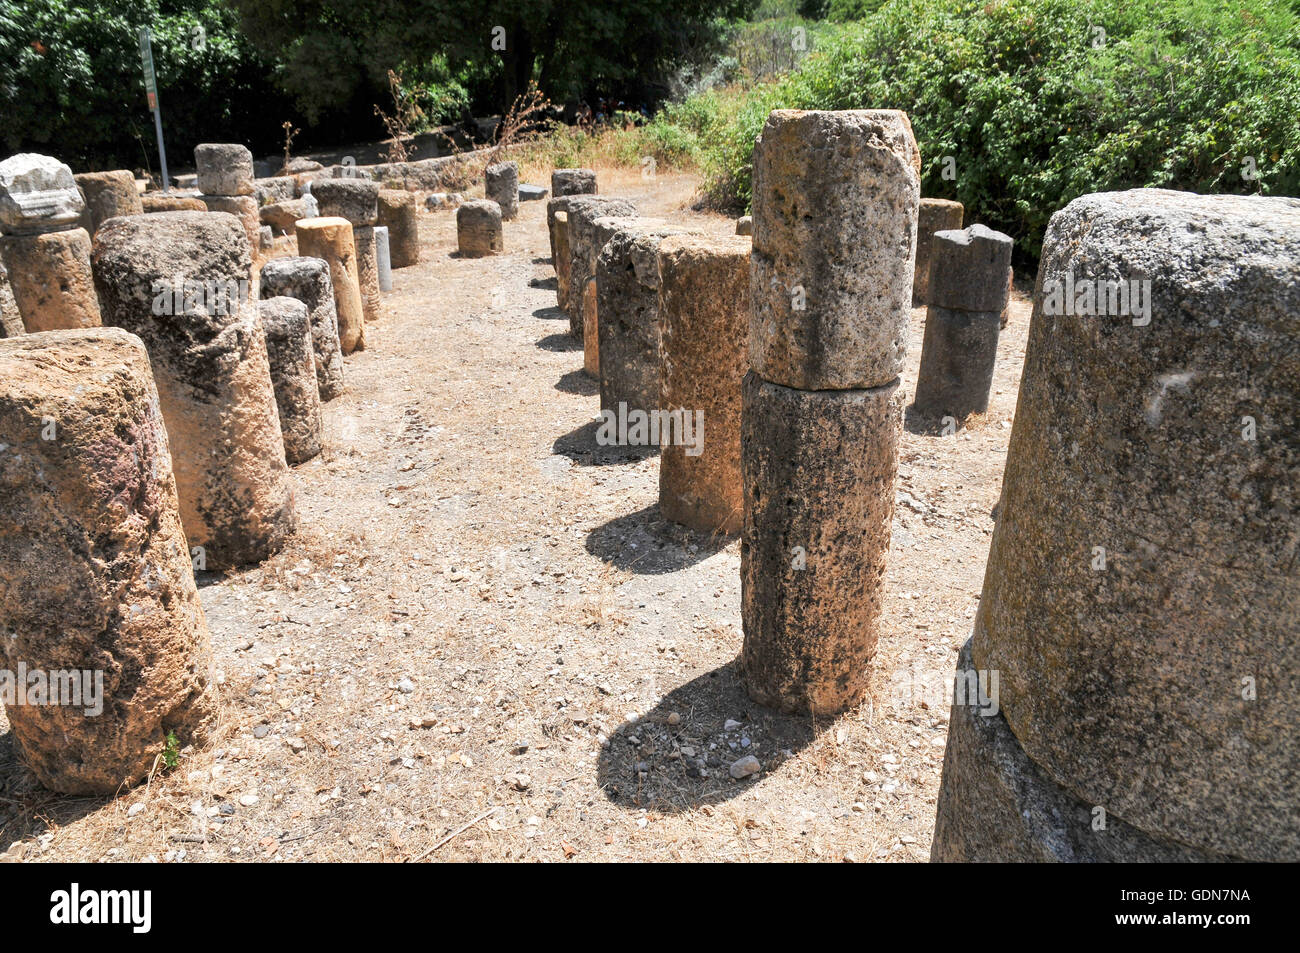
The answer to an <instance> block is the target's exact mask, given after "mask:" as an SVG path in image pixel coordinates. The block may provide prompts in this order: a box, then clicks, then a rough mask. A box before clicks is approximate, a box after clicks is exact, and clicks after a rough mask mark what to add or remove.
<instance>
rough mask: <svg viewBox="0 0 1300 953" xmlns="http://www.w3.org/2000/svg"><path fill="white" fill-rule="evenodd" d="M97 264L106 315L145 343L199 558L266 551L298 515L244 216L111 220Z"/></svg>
mask: <svg viewBox="0 0 1300 953" xmlns="http://www.w3.org/2000/svg"><path fill="white" fill-rule="evenodd" d="M93 264H94V271H95V289H96V290H97V291H98V292H99V300H100V301H101V302H102V303H103V307H104V316H105V317H106V318H107V319H108V323H109V324H110V325H113V326H116V327H120V328H125V329H126V330H128V331H131V332H133V333H135V334H137V335H139V336H140V338H141V339H142V340H143V341H144V344H145V347H146V348H147V349H148V351H149V360H150V362H151V363H152V365H153V372H154V379H155V381H156V382H157V385H158V396H159V398H160V400H161V404H162V413H163V419H164V420H165V421H166V423H167V434H168V438H169V440H170V442H171V449H172V464H173V466H174V468H175V471H176V488H177V491H178V494H179V497H180V509H181V523H182V525H183V526H184V527H185V534H186V536H187V537H188V539H189V543H190V547H191V548H194V547H201V552H200V560H199V565H200V568H207V569H224V568H229V567H233V566H239V565H243V564H245V563H253V562H258V561H260V560H262V559H265V558H266V557H267V556H269V555H271V554H272V553H274V552H276V551H278V550H279V549H280V548H281V547H282V546H283V545H284V542H285V540H286V538H287V537H288V536H289V535H290V534H291V533H293V532H294V530H295V529H296V526H297V519H296V516H295V514H294V505H293V488H292V485H291V483H290V481H289V471H288V467H287V466H286V464H285V459H284V445H283V443H282V442H281V440H280V421H279V415H278V413H277V411H276V405H275V394H274V392H273V390H272V387H271V371H270V366H269V364H268V362H267V357H266V335H265V332H264V330H263V328H262V322H261V320H260V319H259V318H258V315H257V308H256V307H255V305H254V304H253V303H252V302H250V301H249V300H248V296H249V290H250V289H249V278H248V275H249V273H250V264H249V259H248V246H247V243H246V242H245V240H244V234H243V230H242V229H241V228H240V227H239V223H238V222H236V221H235V220H234V219H233V218H232V217H228V216H225V215H213V214H210V213H207V212H167V213H162V214H158V215H137V216H131V217H129V218H116V219H109V220H108V221H107V222H105V223H104V225H103V226H101V228H100V229H99V233H98V234H97V235H96V236H95V246H94V252H93Z"/></svg>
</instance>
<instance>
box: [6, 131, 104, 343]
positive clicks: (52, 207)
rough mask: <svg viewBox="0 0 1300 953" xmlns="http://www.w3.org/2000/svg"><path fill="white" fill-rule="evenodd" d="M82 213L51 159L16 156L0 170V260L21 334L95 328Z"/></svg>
mask: <svg viewBox="0 0 1300 953" xmlns="http://www.w3.org/2000/svg"><path fill="white" fill-rule="evenodd" d="M83 208H84V203H83V201H82V198H81V192H80V190H79V189H78V188H77V183H76V181H75V180H74V179H73V176H72V170H71V169H69V168H68V167H67V166H66V165H64V164H63V163H62V162H60V161H59V160H58V159H53V158H51V157H49V156H43V155H37V154H35V153H22V154H19V155H15V156H10V157H9V158H8V159H5V160H4V162H0V231H3V232H4V235H3V237H0V258H2V259H3V261H4V266H5V270H6V271H7V272H8V275H9V285H10V287H11V289H12V291H13V297H14V304H15V306H16V307H17V309H18V313H19V315H21V317H22V322H23V326H24V327H25V328H26V329H27V330H28V331H32V332H35V331H54V330H58V329H63V328H89V327H97V326H99V324H100V314H99V302H98V301H97V300H96V298H95V288H94V282H93V280H92V278H91V273H90V235H89V234H88V233H87V232H86V230H85V229H84V228H81V227H79V222H80V219H81V215H82V210H83Z"/></svg>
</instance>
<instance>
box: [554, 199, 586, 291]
mask: <svg viewBox="0 0 1300 953" xmlns="http://www.w3.org/2000/svg"><path fill="white" fill-rule="evenodd" d="M551 255H552V257H551V260H552V261H554V262H555V300H556V302H557V303H558V304H559V306H560V309H561V310H563V311H566V312H567V311H568V310H569V294H570V289H569V285H570V279H569V274H570V265H571V262H570V259H569V213H568V212H564V211H559V212H556V213H555V224H554V225H553V226H552V228H551ZM584 293H585V292H584Z"/></svg>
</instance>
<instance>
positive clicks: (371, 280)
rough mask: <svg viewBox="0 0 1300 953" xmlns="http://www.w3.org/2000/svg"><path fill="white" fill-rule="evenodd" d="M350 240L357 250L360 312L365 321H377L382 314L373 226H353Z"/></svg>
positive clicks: (377, 257) (377, 256) (377, 255)
mask: <svg viewBox="0 0 1300 953" xmlns="http://www.w3.org/2000/svg"><path fill="white" fill-rule="evenodd" d="M352 238H353V240H354V241H355V242H356V248H357V282H358V287H359V289H360V291H361V311H362V313H363V314H364V315H365V319H366V321H378V320H379V318H380V317H381V316H382V314H383V299H382V298H380V297H379V248H378V243H377V242H376V240H375V227H374V226H373V225H353V226H352Z"/></svg>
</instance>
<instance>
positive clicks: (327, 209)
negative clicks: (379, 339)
mask: <svg viewBox="0 0 1300 953" xmlns="http://www.w3.org/2000/svg"><path fill="white" fill-rule="evenodd" d="M311 194H312V195H313V196H314V197H315V199H316V201H317V203H318V204H319V206H320V213H321V215H322V216H325V217H329V216H335V217H338V218H345V219H347V220H348V221H349V222H351V223H352V240H353V243H354V247H355V250H356V261H357V288H358V291H359V292H360V294H361V310H362V313H363V314H364V315H365V320H366V321H372V322H373V321H378V320H379V319H380V318H381V317H382V316H383V302H382V300H381V299H380V297H379V262H378V260H377V259H376V257H375V256H376V254H377V253H376V250H375V232H374V226H375V223H376V222H378V221H379V185H378V183H376V182H372V181H371V180H370V179H361V178H339V179H326V180H324V181H322V182H317V183H316V184H315V185H314V186H313V187H312V193H311ZM301 250H302V249H301V248H299V251H301ZM334 292H335V297H336V298H337V297H338V289H337V288H335V289H334ZM341 317H342V316H341V315H340V318H341ZM345 353H346V351H345Z"/></svg>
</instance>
